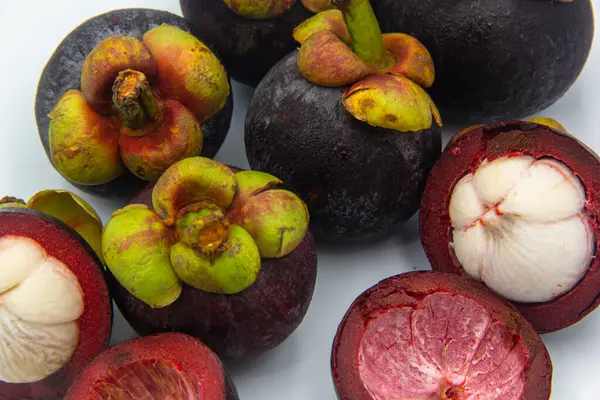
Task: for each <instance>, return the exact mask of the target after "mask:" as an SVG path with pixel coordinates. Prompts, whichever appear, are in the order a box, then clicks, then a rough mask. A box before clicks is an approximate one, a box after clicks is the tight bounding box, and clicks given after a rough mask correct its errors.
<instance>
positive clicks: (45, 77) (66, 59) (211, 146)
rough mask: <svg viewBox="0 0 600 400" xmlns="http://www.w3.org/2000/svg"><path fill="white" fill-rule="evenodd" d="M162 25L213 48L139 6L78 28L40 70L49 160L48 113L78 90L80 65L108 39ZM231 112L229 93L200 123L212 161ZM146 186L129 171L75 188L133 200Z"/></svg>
mask: <svg viewBox="0 0 600 400" xmlns="http://www.w3.org/2000/svg"><path fill="white" fill-rule="evenodd" d="M161 24H169V25H172V26H175V27H178V28H180V29H182V30H184V31H186V32H190V33H192V34H193V35H194V36H196V37H198V38H200V40H202V41H203V42H204V43H205V44H206V45H208V46H209V47H211V48H212V45H211V44H210V43H207V42H205V41H204V40H203V39H202V37H201V36H200V35H199V34H198V33H197V32H196V31H195V30H194V29H193V28H192V27H191V25H190V24H189V23H188V22H187V21H186V20H185V19H183V18H181V17H180V16H177V15H175V14H171V13H168V12H166V11H159V10H150V9H140V8H132V9H123V10H115V11H110V12H108V13H106V14H101V15H98V16H96V17H94V18H91V19H89V20H87V21H85V22H84V23H82V24H81V25H79V26H78V27H77V28H75V29H74V30H73V31H72V32H71V33H70V34H69V35H68V36H67V37H66V38H65V39H64V40H63V41H62V43H61V44H60V45H59V46H58V47H57V49H56V50H55V51H54V54H52V57H50V60H49V61H48V64H47V65H46V67H45V68H44V71H43V72H42V76H41V78H40V82H39V84H38V88H37V94H36V99H35V118H36V121H37V127H38V132H39V136H40V140H41V141H42V145H43V146H44V150H45V151H46V155H47V156H48V160H49V161H50V162H52V159H51V157H50V145H49V135H48V128H49V125H50V120H49V118H48V114H50V112H51V111H52V110H53V109H54V106H56V103H58V100H59V99H60V97H61V96H62V95H63V94H64V93H65V92H67V91H68V90H70V89H78V90H79V89H80V86H81V84H80V81H81V67H82V65H83V62H84V61H85V58H86V57H87V55H88V54H89V52H90V51H92V50H93V49H94V47H96V45H98V43H100V42H101V41H102V40H104V39H106V38H107V37H109V36H115V35H117V36H121V35H128V36H135V37H137V38H139V39H141V38H142V36H143V34H144V33H145V32H147V31H149V30H151V29H153V28H155V27H157V26H160V25H161ZM232 114H233V95H230V96H229V98H228V99H227V102H226V103H225V106H224V107H223V108H222V109H221V110H220V111H219V112H218V113H217V114H215V115H214V116H213V117H212V118H210V119H209V120H207V121H206V122H205V123H204V124H202V134H203V136H204V144H203V148H202V156H204V157H208V158H213V157H214V156H215V155H216V154H217V152H218V151H219V149H220V148H221V145H222V144H223V142H224V141H225V137H226V136H227V132H228V131H229V126H230V124H231V117H232ZM147 184H148V182H147V181H144V180H142V179H140V178H137V177H136V176H134V175H133V174H131V173H130V172H129V171H126V172H125V173H124V174H123V175H122V176H121V177H119V178H117V179H115V180H114V181H111V182H109V183H106V184H103V185H79V184H73V185H74V186H75V187H77V188H78V189H81V190H83V191H84V192H87V193H90V194H93V195H96V196H100V197H107V198H121V199H123V198H129V197H131V196H132V195H133V194H135V193H137V192H139V191H140V190H141V189H142V188H143V187H144V186H145V185H147Z"/></svg>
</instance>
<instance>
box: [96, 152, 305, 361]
mask: <svg viewBox="0 0 600 400" xmlns="http://www.w3.org/2000/svg"><path fill="white" fill-rule="evenodd" d="M281 183H282V182H281V181H280V180H279V179H277V178H276V177H274V176H272V175H269V174H266V173H263V172H258V171H239V172H234V170H233V169H231V168H230V167H227V166H225V165H223V164H220V163H218V162H216V161H213V160H210V159H207V158H202V157H192V158H188V159H186V160H182V161H179V162H177V163H176V164H174V165H173V166H171V167H170V168H169V169H167V171H166V172H165V173H164V174H163V175H162V176H161V177H160V178H159V179H158V181H157V182H156V185H155V186H153V187H148V188H147V189H146V190H144V191H142V192H141V193H140V194H139V195H138V196H136V197H134V198H133V199H132V201H131V202H130V204H128V205H127V206H125V207H124V208H122V209H120V210H117V211H116V212H115V213H114V214H113V215H112V217H111V218H110V220H109V221H108V223H107V224H106V227H105V229H104V233H103V241H102V248H103V253H104V257H105V260H106V264H107V266H108V268H109V270H110V272H111V273H112V276H113V277H112V284H111V286H112V294H113V296H114V299H115V302H116V304H117V306H118V307H119V309H120V310H121V312H122V314H123V316H124V317H125V319H126V320H127V321H128V322H129V323H130V325H131V326H132V327H133V329H135V330H136V331H137V332H138V333H139V334H140V335H142V336H145V335H149V334H155V333H160V332H171V331H176V332H182V333H186V334H189V335H191V336H194V337H197V338H199V339H200V340H202V341H203V342H204V343H206V344H207V345H208V346H209V347H210V348H211V349H213V350H214V351H215V352H216V353H217V354H219V356H221V357H223V358H241V357H244V356H247V355H249V354H255V353H259V352H263V351H266V350H268V349H271V348H273V347H275V346H277V345H279V344H280V343H281V342H283V341H284V340H285V339H286V338H287V337H288V336H289V335H290V334H291V333H292V332H293V331H294V330H295V329H296V328H297V327H298V325H299V324H300V322H301V321H302V319H303V318H304V315H305V314H306V312H307V310H308V306H309V303H310V301H311V299H312V295H313V291H314V286H315V281H316V274H317V256H316V250H315V244H314V241H313V239H312V237H311V235H310V234H309V233H308V232H307V229H308V220H309V216H308V211H307V209H306V205H305V204H304V203H303V202H302V200H300V198H298V197H297V196H296V195H295V194H293V193H291V192H289V191H287V190H282V189H278V188H277V186H278V185H280V184H281Z"/></svg>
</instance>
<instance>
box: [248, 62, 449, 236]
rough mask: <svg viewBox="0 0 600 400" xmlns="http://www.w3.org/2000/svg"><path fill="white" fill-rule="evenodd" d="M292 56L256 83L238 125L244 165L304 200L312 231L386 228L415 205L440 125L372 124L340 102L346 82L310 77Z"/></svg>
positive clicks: (378, 232)
mask: <svg viewBox="0 0 600 400" xmlns="http://www.w3.org/2000/svg"><path fill="white" fill-rule="evenodd" d="M296 60H297V52H294V53H292V54H290V55H288V56H287V57H286V58H284V59H283V60H281V61H280V62H279V63H278V64H277V65H275V66H274V67H273V68H272V69H271V71H269V73H268V74H267V76H266V77H265V78H264V79H263V81H262V82H261V83H260V84H259V86H258V87H257V88H256V91H255V94H254V97H253V99H252V102H251V103H250V106H249V109H248V113H247V115H246V126H245V143H246V151H247V155H248V160H249V163H250V165H251V167H252V168H253V169H257V170H261V171H265V172H268V173H271V174H273V175H275V176H277V177H279V178H280V179H282V180H283V181H284V182H285V185H286V187H287V188H288V189H289V190H291V191H292V192H294V193H296V194H298V195H299V196H300V198H302V199H303V200H304V201H305V202H306V204H307V206H308V208H309V211H310V214H311V230H312V232H313V233H314V234H315V236H316V237H317V238H318V239H320V240H321V239H322V240H327V241H331V242H351V241H355V242H356V241H363V240H369V239H374V238H377V237H380V236H382V235H385V234H386V233H388V232H389V231H390V230H392V229H393V228H394V227H396V226H397V225H398V224H399V223H400V222H403V221H406V220H408V219H410V218H411V217H412V216H413V215H414V214H415V213H416V211H417V210H418V208H419V201H420V196H421V193H422V191H423V188H424V185H425V180H426V178H427V175H428V173H429V170H430V169H431V168H432V167H433V164H434V163H435V162H436V160H437V159H438V157H439V155H440V153H441V128H440V127H439V126H438V125H437V123H436V122H435V121H433V122H432V125H431V127H430V128H429V129H424V130H420V131H416V132H399V131H395V130H392V129H385V128H376V127H371V126H369V125H367V124H366V123H364V122H362V121H359V120H357V119H356V118H355V117H353V116H352V115H351V114H350V113H349V112H348V111H347V110H346V109H345V108H344V105H343V103H342V101H341V98H342V95H343V93H344V91H345V89H346V88H344V87H342V88H327V87H322V86H316V85H314V84H312V83H311V82H309V81H308V80H306V79H305V78H304V77H303V76H302V75H301V74H300V72H299V71H298V68H297V61H296Z"/></svg>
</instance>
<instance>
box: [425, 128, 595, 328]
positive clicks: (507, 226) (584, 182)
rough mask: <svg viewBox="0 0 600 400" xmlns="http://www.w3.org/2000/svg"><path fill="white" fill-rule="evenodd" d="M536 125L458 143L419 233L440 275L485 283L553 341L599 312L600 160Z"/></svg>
mask: <svg viewBox="0 0 600 400" xmlns="http://www.w3.org/2000/svg"><path fill="white" fill-rule="evenodd" d="M536 121H537V122H531V121H512V122H504V123H500V124H497V125H490V126H479V127H475V128H471V129H468V130H465V131H463V132H462V133H461V135H460V136H459V137H457V138H456V139H455V140H453V143H452V144H451V145H450V147H448V149H447V150H446V151H445V152H444V153H443V154H442V157H441V158H440V160H439V162H438V163H437V164H436V165H435V167H434V168H433V169H432V171H431V175H430V176H429V179H428V180H427V185H426V187H425V193H424V195H423V200H422V204H421V213H420V218H421V220H420V226H421V240H422V243H423V247H424V249H425V253H426V254H427V257H428V258H429V260H430V262H431V264H432V266H433V269H435V270H438V271H444V272H451V273H455V274H460V275H463V276H467V277H470V278H472V279H475V280H478V281H482V282H483V283H484V284H485V285H487V286H488V287H489V288H490V289H492V290H493V291H495V292H496V293H498V294H499V295H501V296H503V297H504V298H506V299H507V300H510V301H511V302H513V304H514V305H515V306H516V307H517V308H518V309H519V310H520V311H521V313H522V314H523V315H524V316H525V317H526V318H527V319H528V320H529V322H531V324H532V325H533V327H534V328H535V329H536V330H537V331H538V332H540V333H546V332H552V331H556V330H559V329H562V328H565V327H567V326H569V325H572V324H574V323H575V322H577V321H579V320H580V319H582V318H583V317H585V316H586V315H587V314H589V313H590V312H592V311H593V310H594V309H595V308H596V307H597V306H598V305H599V304H600V297H599V296H598V293H599V292H600V260H598V258H597V257H596V255H597V253H598V243H599V241H598V237H599V229H600V228H599V226H598V219H599V218H600V211H599V210H600V208H599V207H598V204H597V202H598V199H599V198H600V181H599V180H598V176H600V160H599V159H598V157H597V155H596V154H594V153H593V151H592V150H590V149H589V148H587V147H586V146H585V145H584V144H582V143H580V142H579V141H578V140H577V139H575V138H574V137H573V136H571V135H569V134H568V133H566V132H565V131H564V130H563V128H561V125H560V124H556V123H555V121H551V120H536ZM551 126H554V128H552V127H551Z"/></svg>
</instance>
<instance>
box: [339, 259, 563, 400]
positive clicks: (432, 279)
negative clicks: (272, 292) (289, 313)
mask: <svg viewBox="0 0 600 400" xmlns="http://www.w3.org/2000/svg"><path fill="white" fill-rule="evenodd" d="M438 292H445V293H450V294H460V295H461V296H464V297H466V298H467V299H471V300H473V301H475V302H476V303H478V304H479V305H481V306H482V307H484V308H485V309H486V310H487V311H488V312H489V313H490V315H491V317H492V318H493V319H495V320H498V321H500V322H503V323H504V324H505V325H506V326H507V327H508V329H509V330H511V331H512V332H514V333H516V334H518V335H520V336H521V338H522V340H523V344H524V346H525V348H526V350H527V351H528V356H529V363H528V365H527V368H526V372H525V380H526V383H525V392H524V395H523V398H524V399H527V400H548V398H549V397H550V390H551V380H552V363H551V360H550V356H549V354H548V351H547V350H546V347H545V346H544V344H543V342H542V341H541V339H540V338H539V336H538V335H537V334H536V332H535V331H534V329H533V328H532V326H531V325H530V324H529V323H528V322H527V320H526V319H525V318H524V317H523V316H522V315H521V314H520V313H519V312H518V311H517V310H516V309H515V308H514V307H512V306H511V305H510V304H508V303H507V302H505V301H504V300H503V299H502V298H500V297H499V296H497V295H495V294H493V293H492V292H491V291H489V290H488V289H487V288H486V287H485V286H484V285H482V284H479V283H476V282H474V281H472V280H470V279H467V278H463V277H460V276H456V275H452V274H444V273H440V272H431V271H420V272H411V273H406V274H402V275H397V276H394V277H391V278H388V279H385V280H383V281H381V282H379V283H378V284H377V285H375V286H373V287H371V288H370V289H368V290H366V291H365V292H363V293H362V294H361V295H360V296H359V297H358V298H357V299H356V300H355V301H354V302H353V303H352V305H351V306H350V308H349V310H348V311H347V313H346V315H345V316H344V319H343V320H342V322H341V323H340V325H339V327H338V330H337V334H336V336H335V339H334V342H333V349H332V354H331V369H332V375H333V380H334V383H335V387H336V392H337V395H338V398H339V399H340V400H372V397H371V395H370V394H369V393H368V392H367V390H366V388H365V387H364V384H363V382H362V380H361V378H360V376H359V372H358V368H357V360H358V351H359V347H360V342H361V340H362V337H363V333H364V331H365V329H366V326H367V322H368V321H369V320H370V319H371V318H373V317H374V316H375V315H377V314H378V313H379V312H381V311H382V310H385V309H389V308H391V307H402V306H411V305H414V304H415V303H416V299H418V298H422V297H423V296H426V295H428V294H433V293H438Z"/></svg>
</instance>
